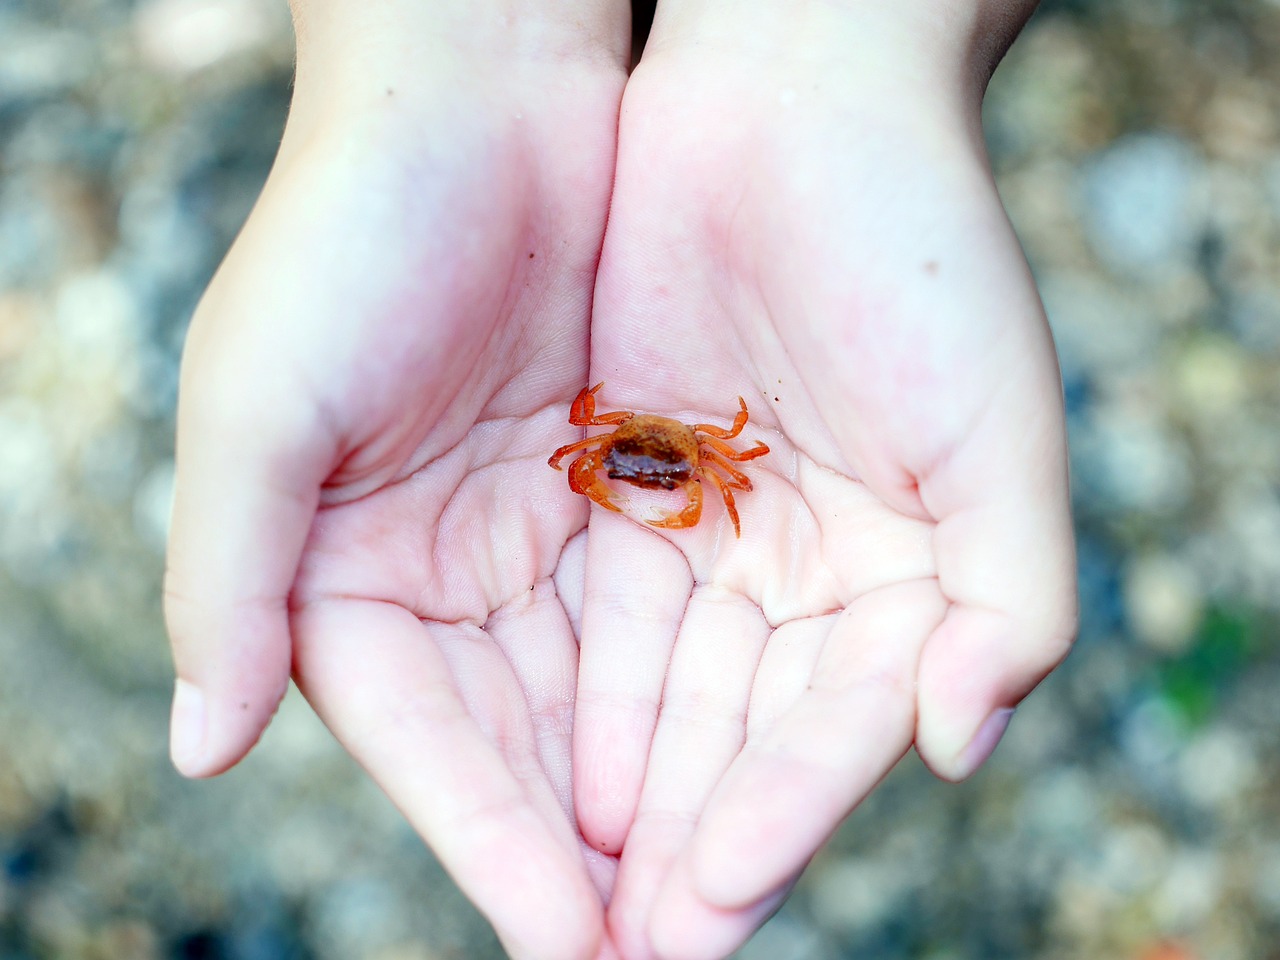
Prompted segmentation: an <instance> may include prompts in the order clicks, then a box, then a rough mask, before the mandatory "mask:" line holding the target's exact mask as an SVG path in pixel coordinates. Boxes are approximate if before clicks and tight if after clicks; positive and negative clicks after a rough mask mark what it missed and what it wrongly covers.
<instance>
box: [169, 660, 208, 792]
mask: <svg viewBox="0 0 1280 960" xmlns="http://www.w3.org/2000/svg"><path fill="white" fill-rule="evenodd" d="M204 734H205V708H204V692H203V691H202V690H201V689H200V688H199V687H197V686H196V685H195V684H193V683H188V682H187V681H186V680H183V679H181V678H179V679H178V680H177V682H176V683H175V684H174V685H173V713H172V715H171V717H170V720H169V756H170V757H171V758H172V759H173V765H174V766H175V767H177V768H178V772H180V773H183V774H185V775H187V776H191V775H192V774H194V773H198V772H199V767H200V762H201V760H203V759H204Z"/></svg>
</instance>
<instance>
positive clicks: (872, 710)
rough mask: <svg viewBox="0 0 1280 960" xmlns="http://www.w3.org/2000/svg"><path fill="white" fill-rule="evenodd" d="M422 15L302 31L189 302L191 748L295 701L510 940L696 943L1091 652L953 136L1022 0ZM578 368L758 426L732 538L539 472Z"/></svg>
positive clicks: (976, 161) (184, 646) (1012, 281)
mask: <svg viewBox="0 0 1280 960" xmlns="http://www.w3.org/2000/svg"><path fill="white" fill-rule="evenodd" d="M418 6H419V5H416V4H411V3H405V4H395V3H392V4H388V5H381V6H379V7H378V9H379V11H381V13H380V15H379V16H377V17H372V18H371V15H369V14H368V12H367V11H366V12H365V13H361V14H359V15H358V16H357V14H356V12H355V5H347V4H344V3H333V4H328V5H325V6H323V7H321V6H316V7H313V6H311V5H309V4H303V3H299V4H296V9H295V13H296V14H297V16H298V17H299V18H300V21H301V26H300V31H299V33H300V44H299V72H298V82H297V92H296V95H295V105H294V109H293V111H292V113H291V117H290V121H289V129H288V130H287V132H286V135H285V139H284V143H283V145H282V149H281V155H280V158H279V160H278V162H277V165H276V168H275V170H274V171H273V173H272V177H271V180H270V182H269V183H268V185H267V188H266V190H265V191H264V193H263V197H262V199H261V201H260V202H259V204H258V206H257V208H256V209H255V211H254V213H253V215H252V217H251V219H250V221H249V223H248V224H247V226H246V228H245V231H244V233H243V235H242V236H241V238H240V239H239V240H238V241H237V244H236V246H235V248H233V250H232V252H231V253H230V254H229V256H228V258H227V261H226V263H225V264H224V266H223V268H222V269H221V270H220V272H219V275H218V277H217V278H216V279H215V281H214V283H213V284H212V285H211V287H210V289H209V292H208V293H207V295H206V297H205V299H204V301H203V302H202V304H201V307H200V310H199V311H198V314H197V317H196V319H195V321H194V323H193V327H192V333H191V337H190V341H189V344H188V348H187V354H186V356H185V358H184V370H183V384H182V399H181V404H180V416H179V437H178V491H177V501H176V505H175V515H174V527H173V533H172V542H171V550H170V571H169V577H168V602H167V614H168V619H169V623H170V628H171V634H172V636H173V640H174V649H175V659H176V662H177V668H178V675H179V678H180V680H179V694H178V696H177V697H176V700H175V710H174V730H173V735H174V756H175V761H176V762H177V763H178V766H179V768H180V769H182V770H183V772H185V773H188V774H190V775H195V776H203V775H209V774H213V773H216V772H218V771H220V770H223V769H225V768H226V767H228V766H229V765H231V764H233V763H234V762H236V760H237V759H238V758H239V757H240V756H241V755H243V753H244V752H245V751H247V750H248V749H249V747H250V746H251V745H252V743H253V742H254V740H255V739H256V738H257V736H258V735H259V734H260V733H261V731H262V729H263V727H264V726H265V725H266V723H267V722H268V720H269V717H270V714H271V711H272V710H273V709H274V707H275V704H276V702H277V701H278V698H279V696H280V695H281V693H282V692H283V689H284V686H285V683H286V681H287V678H288V676H289V675H290V673H291V672H292V674H293V676H294V677H295V678H296V680H297V682H298V684H299V686H300V688H301V689H302V690H303V692H304V693H305V694H306V696H307V697H308V698H309V700H310V701H311V702H312V704H313V705H314V706H315V708H316V710H317V712H318V713H319V714H320V715H321V717H322V718H323V719H324V720H325V722H326V723H327V724H328V725H329V726H330V728H331V729H332V730H333V731H334V733H335V735H336V736H337V737H338V739H339V740H340V741H341V742H342V743H343V744H344V745H345V746H346V747H347V749H349V750H350V751H351V752H352V754H353V755H354V756H355V757H356V758H357V759H358V760H360V762H361V763H362V764H363V765H364V766H365V768H366V769H367V770H369V772H370V774H371V775H372V776H373V777H374V778H375V779H376V780H377V781H378V782H379V784H380V785H381V786H382V787H383V789H384V790H386V791H387V793H388V795H390V796H391V797H392V799H393V800H394V801H395V802H396V803H397V804H398V805H399V806H400V808H401V809H402V810H403V811H404V813H405V815H406V816H407V817H408V818H409V820H410V822H412V823H413V825H414V826H415V828H416V829H417V830H418V831H419V832H420V833H421V834H422V836H423V837H424V839H425V840H426V841H427V842H428V843H429V844H430V845H431V846H432V847H433V849H434V850H435V851H436V853H437V854H438V855H439V856H440V858H441V860H442V862H443V863H444V864H445V866H446V867H447V868H448V869H450V871H451V872H452V873H453V875H454V877H455V878H456V879H457V880H458V882H459V884H460V886H461V887H462V889H463V890H464V891H466V892H467V894H468V895H469V896H470V897H471V898H472V899H473V900H474V901H475V902H476V904H477V905H478V906H479V907H480V909H481V910H483V911H484V912H485V914H486V915H487V916H488V917H489V918H490V920H491V921H492V922H493V924H494V926H495V929H496V930H497V931H498V934H499V936H500V937H501V938H502V940H503V943H504V945H505V946H506V947H507V948H508V950H509V951H510V952H511V953H512V955H513V956H516V957H547V958H561V957H585V958H591V957H597V958H601V957H603V958H607V957H619V956H621V957H627V958H632V957H634V958H645V957H654V956H661V957H672V958H677V957H678V958H683V957H688V958H714V957H720V956H723V955H725V954H726V953H728V952H729V951H730V950H732V949H733V948H734V947H736V946H737V945H738V944H740V943H741V942H742V941H743V940H744V939H745V938H746V937H747V936H749V935H750V933H751V932H752V931H753V930H754V929H755V927H756V926H758V925H759V923H761V922H762V921H763V920H764V919H765V918H766V917H767V915H768V914H769V913H770V912H771V911H772V910H773V909H774V908H775V907H776V905H777V904H778V903H779V902H780V900H781V898H782V897H783V896H785V893H786V891H787V890H788V889H789V888H790V885H791V883H792V882H793V881H794V878H795V877H796V875H797V874H798V873H799V871H801V870H802V869H803V867H804V865H805V863H806V862H807V861H808V859H809V857H810V856H811V855H812V854H813V852H814V851H815V850H816V849H817V848H818V847H819V846H820V845H821V844H822V843H823V842H824V840H825V839H826V837H827V836H828V835H829V834H830V833H831V832H832V831H833V830H834V829H835V827H836V826H837V825H838V823H839V822H840V820H841V819H843V817H844V816H845V815H846V814H847V813H848V811H849V810H850V809H852V808H853V806H855V805H856V804H857V802H858V801H859V800H860V799H861V798H862V797H863V796H865V795H866V793H867V792H868V791H869V790H870V789H871V788H872V787H873V786H874V785H875V783H876V782H877V781H878V780H879V779H880V778H881V777H882V776H883V775H884V774H885V773H886V772H887V771H888V770H889V769H890V768H891V767H892V766H893V764H894V763H896V761H897V760H898V759H899V758H900V757H901V756H902V754H903V753H904V752H905V751H906V750H907V749H909V748H910V747H911V746H912V745H913V744H914V746H915V748H916V749H917V750H918V751H919V752H920V754H921V756H922V757H923V758H924V760H925V762H926V763H928V764H929V765H930V766H931V767H932V768H933V769H934V770H935V771H936V772H937V773H938V774H939V775H941V776H943V777H946V778H948V779H958V778H962V777H964V776H967V775H968V774H969V773H971V772H972V771H973V770H974V769H976V767H977V766H978V765H980V764H981V762H982V761H983V760H984V759H985V758H986V756H987V754H989V752H990V750H991V749H992V748H993V747H994V745H995V742H996V740H998V737H999V733H1000V732H1001V730H1002V729H1003V725H1004V723H1005V722H1006V721H1007V717H1008V713H1007V711H1008V709H1009V708H1011V707H1013V706H1015V705H1016V704H1017V703H1018V701H1019V700H1020V699H1021V698H1022V697H1023V696H1024V695H1025V694H1026V693H1027V692H1028V691H1029V690H1030V689H1031V688H1032V687H1033V686H1034V685H1035V684H1036V683H1037V682H1038V681H1039V679H1041V678H1042V677H1043V676H1044V674H1045V673H1046V672H1047V671H1048V670H1050V669H1051V668H1052V666H1053V665H1054V664H1055V663H1057V662H1058V660H1060V659H1061V657H1062V656H1063V655H1064V654H1065V652H1066V650H1067V648H1068V645H1069V642H1070V639H1071V636H1072V634H1073V631H1074V617H1075V608H1074V594H1073V572H1072V571H1073V556H1072V541H1071V532H1070V522H1069V516H1068V511H1067V497H1066V468H1065V449H1064V440H1063V428H1062V411H1061V400H1060V394H1059V390H1058V380H1057V372H1056V365H1055V362H1054V357H1053V351H1052V345H1051V342H1050V340H1049V337H1048V333H1047V329H1046V326H1045V323H1044V319H1043V315H1042V312H1041V308H1040V306H1039V301H1038V299H1037V297H1036V294H1035V291H1034V287H1033V286H1032V283H1031V280H1030V277H1029V275H1028V272H1027V269H1026V265H1025V263H1024V262H1023V260H1022V258H1021V254H1020V252H1019V250H1018V247H1017V243H1016V239H1015V238H1014V236H1013V233H1012V231H1011V229H1010V227H1009V225H1008V223H1007V221H1006V219H1005V217H1004V214H1003V211H1002V209H1001V207H1000V204H999V200H998V197H997V196H996V194H995V190H994V187H993V186H992V182H991V176H990V171H989V169H988V167H987V164H986V160H985V157H984V156H983V152H982V146H981V138H980V131H979V129H978V118H977V111H978V107H979V104H980V100H981V93H982V88H983V84H984V82H985V78H986V76H987V74H988V73H989V71H990V69H991V67H992V66H993V65H994V63H995V61H996V59H998V57H999V55H1000V53H1001V51H1002V49H1003V45H1004V44H1005V43H1007V42H1008V41H1009V40H1011V39H1012V36H1013V35H1014V33H1016V30H1017V29H1018V27H1019V25H1020V23H1021V21H1022V19H1024V18H1025V16H1026V15H1027V14H1028V13H1029V12H1030V5H1029V4H1025V3H994V2H993V3H985V4H983V3H974V2H969V0H951V2H942V0H937V2H933V0H929V2H926V0H919V2H908V3H903V4H897V5H892V8H891V9H890V10H886V9H884V8H885V7H888V6H890V5H882V4H862V3H847V4H805V5H793V4H782V3H766V2H757V3H746V4H744V3H737V4H727V3H724V2H710V0H705V2H675V0H666V2H664V3H663V5H662V6H661V7H660V9H659V13H658V18H657V21H656V22H655V25H654V32H653V36H652V38H651V40H650V43H649V46H648V48H647V51H646V55H645V58H644V60H643V61H642V63H641V64H640V66H639V67H638V69H636V71H635V72H634V73H633V74H632V75H631V77H630V79H628V78H627V75H626V66H627V65H626V62H625V57H626V50H627V45H628V39H629V38H628V33H627V27H628V16H629V11H628V10H627V9H626V7H625V5H619V4H612V3H599V4H584V3H569V2H567V0H566V2H563V3H546V4H527V3H521V4H518V5H517V4H512V5H511V8H510V10H508V11H505V13H506V15H502V14H503V13H504V11H503V10H502V5H501V4H497V5H496V6H495V5H483V4H462V3H458V4H456V5H454V4H448V3H445V4H432V5H421V6H422V7H423V9H417V7H418ZM477 7H482V8H483V10H482V11H480V12H477ZM361 9H362V10H363V9H364V8H363V6H362V7H361ZM348 17H352V18H355V19H350V20H348V19H347V18H348ZM424 45H425V46H426V48H427V49H424ZM433 45H436V46H433ZM428 54H430V55H428ZM372 64H376V67H375V66H371V65H372ZM424 64H426V65H429V67H428V66H424ZM624 90H625V94H624ZM619 104H621V113H620V119H619ZM615 124H616V126H615ZM615 174H616V180H615ZM606 214H607V216H608V232H607V234H606V233H605V232H604V231H605V220H606ZM530 254H533V256H532V257H530ZM597 256H598V257H599V261H598V264H597ZM673 345H678V349H677V348H675V347H674V346H673ZM600 380H607V381H608V383H607V387H606V390H605V392H604V395H603V396H602V398H601V403H602V409H608V410H644V411H647V412H652V413H659V414H662V415H665V416H670V417H673V418H675V419H678V420H680V421H681V422H685V423H696V422H708V421H713V422H717V423H727V422H728V420H729V419H731V418H732V416H733V414H734V412H735V409H736V403H735V399H736V398H737V397H738V396H742V397H744V398H745V399H746V401H747V403H748V404H749V406H750V408H751V422H750V424H749V425H748V427H747V428H746V430H745V431H744V434H743V436H742V438H741V441H742V443H741V445H742V446H744V447H745V446H748V445H750V444H752V443H755V442H759V441H763V442H764V443H766V444H767V445H768V446H769V448H770V453H769V455H768V456H766V457H761V458H759V459H756V460H753V461H752V462H750V463H747V464H744V465H743V468H744V470H747V468H749V475H750V478H751V481H752V484H753V487H754V489H753V490H752V491H751V492H749V493H740V494H738V495H737V504H738V510H739V513H740V515H741V529H742V536H741V538H740V539H738V538H735V537H734V535H733V530H732V526H731V524H730V523H729V520H728V518H727V516H726V514H725V511H724V509H723V506H722V505H721V504H719V503H718V502H717V500H716V499H715V498H712V499H709V500H708V506H707V508H706V509H705V511H704V514H703V516H702V518H701V520H700V521H699V523H698V524H697V525H696V526H695V527H692V528H690V529H685V530H656V529H654V528H651V527H646V526H643V525H640V524H637V523H635V522H633V521H632V520H630V519H628V518H627V517H625V516H623V515H619V514H613V513H610V512H608V511H606V510H603V509H601V508H599V507H589V506H588V502H587V501H586V499H585V498H583V497H580V496H577V495H575V494H574V493H572V492H571V491H570V490H569V487H568V484H567V483H566V481H565V475H564V474H563V473H557V472H555V471H553V470H551V469H550V468H549V467H548V466H547V464H546V458H547V456H548V455H549V454H550V453H551V452H552V451H553V450H555V449H556V448H557V447H559V446H562V445H564V444H567V443H570V442H572V441H573V440H575V439H576V438H577V437H579V436H581V428H575V427H573V426H571V425H570V424H569V423H568V422H567V414H568V410H569V404H570V402H571V401H572V400H573V398H574V397H575V396H576V395H577V394H578V392H579V391H580V390H581V389H582V387H583V386H585V385H586V384H588V383H595V382H598V381H600ZM775 398H776V399H775ZM406 411H409V413H408V414H406ZM588 524H589V525H588ZM620 851H621V855H620V856H619V852H620Z"/></svg>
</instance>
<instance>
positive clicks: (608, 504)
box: [569, 450, 622, 513]
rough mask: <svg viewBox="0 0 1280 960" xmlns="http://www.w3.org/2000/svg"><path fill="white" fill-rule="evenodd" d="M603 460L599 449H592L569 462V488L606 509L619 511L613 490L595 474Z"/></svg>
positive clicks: (620, 510)
mask: <svg viewBox="0 0 1280 960" xmlns="http://www.w3.org/2000/svg"><path fill="white" fill-rule="evenodd" d="M603 460H604V458H603V457H602V456H601V455H600V451H599V450H592V451H591V452H590V453H584V454H583V455H582V456H580V457H579V458H578V459H577V460H575V461H573V463H571V464H569V489H571V490H572V491H573V492H574V493H580V494H582V495H583V496H584V497H590V498H591V499H592V500H594V501H595V502H596V503H598V504H600V506H602V507H604V508H605V509H606V510H612V511H613V512H614V513H621V512H622V508H621V507H619V506H618V505H617V503H616V501H615V498H614V496H613V491H611V490H610V489H609V488H608V487H607V486H606V485H605V482H604V481H603V480H601V479H600V478H599V477H598V476H597V475H596V472H597V471H598V470H599V469H600V468H601V467H602V466H603V465H604V464H603Z"/></svg>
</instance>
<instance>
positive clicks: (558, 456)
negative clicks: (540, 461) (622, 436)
mask: <svg viewBox="0 0 1280 960" xmlns="http://www.w3.org/2000/svg"><path fill="white" fill-rule="evenodd" d="M607 436H609V435H608V434H607V433H602V434H601V435H600V436H598V437H586V438H585V439H582V440H575V441H573V443H566V444H565V445H564V446H563V447H561V448H560V449H559V450H557V451H556V452H555V453H553V454H552V455H551V457H550V459H548V460H547V466H549V467H554V468H555V469H556V470H560V469H562V468H561V466H560V461H561V460H563V459H564V458H565V457H567V456H568V455H569V454H571V453H573V452H574V451H575V450H586V449H587V448H588V447H590V446H591V445H592V444H598V443H603V442H604V439H605V438H606V437H607Z"/></svg>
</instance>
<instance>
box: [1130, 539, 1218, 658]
mask: <svg viewBox="0 0 1280 960" xmlns="http://www.w3.org/2000/svg"><path fill="white" fill-rule="evenodd" d="M1125 600H1126V604H1125V606H1126V609H1127V610H1128V613H1129V625H1130V627H1131V629H1132V630H1133V632H1134V634H1135V636H1137V637H1138V639H1140V640H1141V641H1142V642H1143V643H1145V644H1147V645H1148V646H1149V647H1152V648H1154V649H1157V650H1159V651H1161V652H1162V653H1165V654H1170V655H1175V654H1178V653H1181V652H1182V651H1184V650H1186V648H1187V646H1188V644H1189V643H1190V642H1191V640H1192V638H1193V637H1194V636H1195V630H1196V627H1197V625H1198V624H1199V622H1200V616H1201V613H1202V611H1203V608H1204V588H1203V586H1202V585H1201V583H1200V580H1199V577H1198V576H1197V574H1196V570H1195V568H1194V567H1193V566H1192V565H1191V564H1190V563H1187V562H1186V561H1185V560H1183V559H1181V558H1179V557H1177V556H1175V555H1173V554H1169V553H1147V554H1143V555H1140V556H1137V557H1135V558H1133V559H1132V560H1131V561H1130V562H1129V565H1128V569H1127V570H1126V572H1125Z"/></svg>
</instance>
